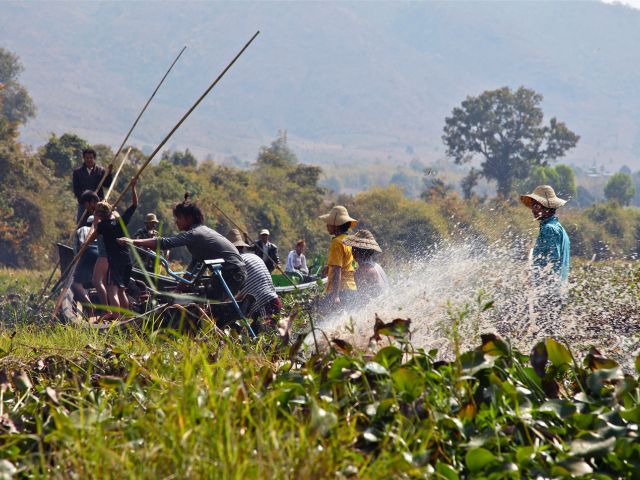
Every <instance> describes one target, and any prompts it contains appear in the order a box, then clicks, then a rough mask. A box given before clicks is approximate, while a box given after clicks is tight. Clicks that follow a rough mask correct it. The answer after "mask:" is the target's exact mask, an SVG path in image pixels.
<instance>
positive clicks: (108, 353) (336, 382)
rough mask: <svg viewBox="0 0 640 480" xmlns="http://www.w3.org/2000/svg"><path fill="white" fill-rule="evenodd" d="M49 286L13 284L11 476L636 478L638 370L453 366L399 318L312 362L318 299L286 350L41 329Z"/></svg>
mask: <svg viewBox="0 0 640 480" xmlns="http://www.w3.org/2000/svg"><path fill="white" fill-rule="evenodd" d="M602 267H603V268H606V267H605V266H602ZM42 279H43V278H42V276H38V275H33V273H32V272H27V271H13V270H4V271H2V272H1V274H0V296H1V301H0V315H2V325H3V326H2V328H1V330H0V357H1V358H0V408H1V411H0V444H1V445H2V449H1V450H0V476H1V477H2V478H12V477H13V476H19V477H42V476H47V477H51V478H70V477H71V478H123V477H127V478H133V477H135V478H176V477H177V478H185V477H189V478H205V477H206V478H336V477H337V478H391V477H393V478H440V479H455V478H496V479H498V478H500V479H502V478H514V479H516V478H517V479H519V478H534V477H542V478H551V477H553V478H602V479H608V478H612V479H613V478H634V477H635V476H636V475H637V470H638V467H640V442H639V441H638V425H639V424H640V387H639V384H638V381H639V380H640V377H639V375H640V356H638V357H636V358H635V359H634V358H630V359H629V358H627V360H630V361H628V362H626V364H625V368H621V365H620V363H619V362H617V361H615V360H613V359H611V358H606V357H605V356H604V355H603V354H601V353H600V352H599V351H598V350H597V346H594V348H591V349H590V350H587V351H581V352H580V353H579V354H578V352H577V351H572V350H571V349H570V348H569V347H568V346H567V345H566V344H565V343H564V342H562V341H560V340H554V339H553V338H547V339H540V341H539V342H537V343H536V344H535V345H531V347H532V350H531V351H529V350H528V349H527V351H522V352H520V351H517V350H516V349H515V348H513V347H512V346H511V344H510V343H509V341H508V340H507V339H501V338H499V337H497V336H495V335H492V334H487V335H476V337H474V340H473V342H474V343H475V344H476V348H473V349H469V350H466V351H464V350H459V351H456V352H455V355H454V356H453V357H448V358H446V359H443V358H442V356H441V355H439V353H438V352H437V351H424V350H423V349H421V348H418V347H417V346H415V345H413V344H412V340H411V332H412V330H413V328H412V324H411V322H409V321H407V320H403V319H392V318H388V319H387V318H384V319H373V318H372V319H371V325H370V328H369V335H370V336H371V338H370V343H369V345H370V346H369V348H368V349H360V348H355V347H354V346H352V345H351V344H350V343H348V342H346V341H345V340H341V339H339V338H327V337H325V336H324V335H323V332H320V331H318V332H316V337H317V338H318V339H319V343H320V346H319V350H316V347H315V345H314V342H313V341H311V340H309V339H307V341H305V342H303V339H304V335H303V333H306V332H308V330H309V324H308V318H307V316H306V315H305V314H304V312H305V311H306V307H305V305H306V302H308V299H303V298H291V297H290V298H287V302H286V304H287V313H288V314H289V315H290V316H291V317H290V318H293V319H294V321H293V325H294V326H293V330H292V332H291V333H290V338H283V337H282V336H281V335H279V334H277V333H274V334H273V335H263V336H261V337H260V338H259V339H258V340H254V341H252V340H250V339H248V338H246V337H244V336H242V335H235V334H231V333H229V332H220V331H218V330H215V329H210V330H204V331H202V332H200V333H199V334H198V335H195V336H193V335H191V336H186V335H181V334H178V333H176V332H169V331H166V330H164V331H162V330H155V331H154V330H153V329H151V328H142V329H135V330H126V331H125V330H118V329H113V330H111V331H108V332H106V333H104V332H103V333H98V332H96V331H95V330H92V329H90V328H82V327H77V326H63V325H60V324H55V323H50V322H48V321H47V314H48V312H46V311H45V312H43V313H42V315H41V316H36V315H34V312H33V301H34V299H35V296H34V295H33V294H34V293H35V292H36V291H37V289H38V288H39V287H40V286H41V280H42ZM620 279H621V281H625V282H627V281H628V280H629V278H628V277H624V276H623V277H620ZM16 286H18V287H19V290H16ZM628 287H629V284H627V285H626V286H625V285H621V286H620V288H622V289H624V288H628ZM16 291H19V292H20V294H19V295H18V294H16V293H15V292H16ZM11 292H13V293H11ZM483 308H486V309H491V308H494V306H493V305H492V304H491V303H490V302H487V303H485V304H484V305H483ZM636 313H637V312H636ZM415 321H416V320H414V322H415ZM636 321H637V320H636ZM279 333H282V332H279ZM451 339H452V341H455V335H454V334H453V332H452V338H451ZM626 353H627V356H628V355H631V352H626Z"/></svg>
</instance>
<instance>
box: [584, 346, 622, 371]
mask: <svg viewBox="0 0 640 480" xmlns="http://www.w3.org/2000/svg"><path fill="white" fill-rule="evenodd" d="M584 364H585V366H587V367H588V368H590V369H591V370H600V369H601V368H606V369H609V368H616V367H618V366H619V365H618V362H616V361H615V360H611V359H610V358H606V357H603V356H602V355H601V354H600V352H599V351H598V350H596V349H595V348H593V347H591V348H590V349H589V353H588V354H587V356H586V357H585V359H584Z"/></svg>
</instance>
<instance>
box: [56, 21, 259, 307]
mask: <svg viewBox="0 0 640 480" xmlns="http://www.w3.org/2000/svg"><path fill="white" fill-rule="evenodd" d="M259 33H260V31H257V32H256V33H255V34H254V35H253V37H251V39H249V41H248V42H247V43H246V44H245V45H244V47H242V49H241V50H240V51H239V52H238V54H237V55H236V56H235V57H234V58H233V60H231V62H230V63H229V64H228V65H227V66H226V68H225V69H224V70H223V71H222V72H221V73H220V75H218V77H217V78H216V79H215V80H214V81H213V83H212V84H211V85H209V87H208V88H207V89H206V90H205V91H204V93H203V94H202V95H201V96H200V98H198V100H196V102H195V103H194V104H193V105H192V106H191V108H190V109H189V110H187V112H186V113H185V114H184V115H183V116H182V118H181V119H180V120H179V121H178V123H177V124H176V125H175V126H174V127H173V128H172V129H171V131H170V132H169V133H168V134H167V135H166V136H165V137H164V139H163V140H162V142H160V144H159V145H158V146H157V147H156V149H155V150H154V151H153V152H152V153H151V155H149V158H147V160H146V161H145V162H144V163H143V164H142V166H141V167H140V168H139V169H138V172H137V173H136V174H135V176H134V177H133V178H132V179H131V181H130V182H129V183H128V184H127V187H126V188H125V189H124V191H123V192H122V193H121V194H120V196H119V197H118V199H117V200H116V201H115V202H114V204H113V208H115V207H117V206H118V204H119V203H120V202H121V201H122V199H123V198H124V196H125V194H126V193H127V192H128V191H129V189H130V188H131V184H132V182H133V181H134V180H137V179H138V178H139V177H140V175H141V174H142V172H143V171H144V169H145V168H147V165H149V163H151V160H153V158H154V157H155V156H156V154H157V153H158V152H159V151H160V149H161V148H162V147H163V146H164V144H165V143H167V142H168V141H169V139H170V138H171V137H172V135H173V134H174V133H175V132H176V131H177V130H178V128H180V125H182V124H183V123H184V121H185V120H186V119H187V118H188V117H189V115H191V113H192V112H193V111H194V110H195V108H196V107H197V106H198V105H199V104H200V102H202V100H204V98H205V97H206V96H207V95H208V94H209V92H210V91H211V90H212V89H213V87H215V86H216V85H217V83H218V82H219V81H220V80H221V79H222V77H224V75H225V73H227V71H228V70H229V69H230V68H231V67H232V66H233V64H234V63H235V62H236V60H238V58H240V56H241V55H242V54H243V53H244V51H245V50H246V49H247V48H248V47H249V45H251V43H252V42H253V41H254V40H255V38H256V37H257V36H258V34H259ZM94 238H95V232H92V234H91V235H89V236H88V238H87V240H86V241H85V243H83V244H82V246H81V247H80V249H79V250H78V253H77V254H76V255H75V256H74V257H73V260H71V263H70V264H69V266H68V267H67V269H66V270H65V272H64V273H63V275H62V278H64V277H66V276H67V275H68V274H69V272H70V271H71V270H72V269H73V268H75V265H76V263H78V260H79V259H80V258H81V257H82V255H83V254H84V252H85V250H86V249H87V247H88V246H89V245H90V244H91V242H92V241H93V239H94ZM59 283H60V282H59ZM65 293H66V292H62V294H61V295H60V296H59V298H58V301H57V302H56V306H57V305H62V300H63V298H64V294H65ZM55 313H57V312H54V317H55Z"/></svg>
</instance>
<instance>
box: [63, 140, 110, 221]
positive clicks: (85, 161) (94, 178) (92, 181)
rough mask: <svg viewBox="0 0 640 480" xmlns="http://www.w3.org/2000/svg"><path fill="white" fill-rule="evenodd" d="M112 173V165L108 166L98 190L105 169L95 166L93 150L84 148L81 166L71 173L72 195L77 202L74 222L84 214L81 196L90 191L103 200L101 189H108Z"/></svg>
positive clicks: (94, 152)
mask: <svg viewBox="0 0 640 480" xmlns="http://www.w3.org/2000/svg"><path fill="white" fill-rule="evenodd" d="M112 171H113V164H110V165H109V166H108V167H107V170H106V173H107V176H106V178H105V180H104V183H103V184H102V186H101V187H100V189H98V185H99V184H100V180H102V177H103V176H104V174H105V169H104V167H101V166H100V165H97V164H96V151H95V150H94V149H93V148H86V149H84V150H83V151H82V165H80V166H79V167H78V168H76V169H75V170H74V171H73V178H72V184H73V194H74V195H75V197H76V199H77V200H78V208H77V213H76V222H79V221H80V218H81V217H82V215H83V214H84V205H83V203H82V201H81V197H82V194H83V193H84V192H85V191H86V190H90V191H92V192H95V193H96V194H97V195H98V197H99V198H100V200H102V199H104V191H103V187H109V185H111V181H112V180H113V176H112ZM96 190H97V191H96Z"/></svg>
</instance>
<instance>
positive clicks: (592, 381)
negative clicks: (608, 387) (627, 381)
mask: <svg viewBox="0 0 640 480" xmlns="http://www.w3.org/2000/svg"><path fill="white" fill-rule="evenodd" d="M623 378H624V375H623V373H622V370H621V369H620V368H619V367H617V368H609V369H605V368H602V369H600V370H596V371H595V372H593V373H592V374H591V375H589V376H588V377H587V387H588V388H589V390H590V391H591V393H593V394H596V395H600V394H601V393H602V389H603V387H604V386H605V384H610V383H611V382H613V381H616V380H622V379H623Z"/></svg>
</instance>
